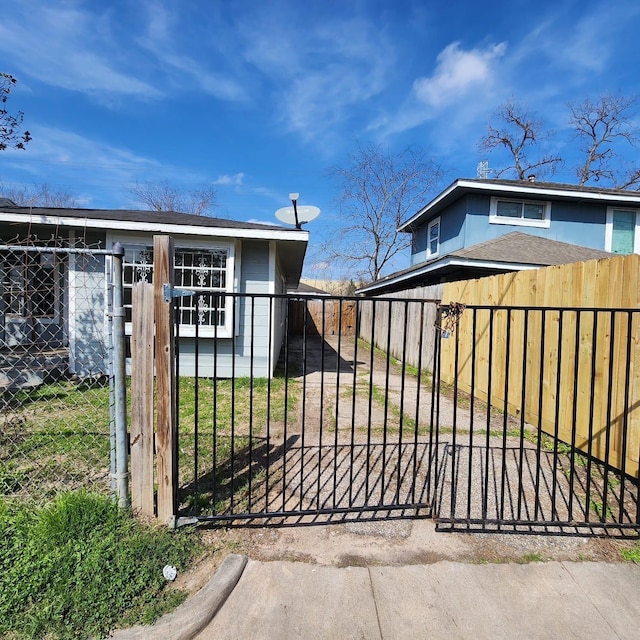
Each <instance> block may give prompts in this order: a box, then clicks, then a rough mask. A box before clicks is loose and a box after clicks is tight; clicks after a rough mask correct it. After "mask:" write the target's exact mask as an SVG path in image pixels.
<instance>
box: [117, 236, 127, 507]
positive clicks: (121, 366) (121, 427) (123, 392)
mask: <svg viewBox="0 0 640 640" xmlns="http://www.w3.org/2000/svg"><path fill="white" fill-rule="evenodd" d="M123 259H124V247H123V246H122V245H121V244H120V243H119V242H116V243H115V244H114V245H113V350H114V384H115V393H114V396H115V397H114V400H115V427H116V486H117V494H118V504H119V505H120V506H121V507H122V508H125V509H127V508H128V507H129V503H130V500H129V449H128V443H127V371H126V354H125V334H124V320H125V317H124V313H125V311H124V280H123V277H122V263H123Z"/></svg>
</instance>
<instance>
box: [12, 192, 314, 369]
mask: <svg viewBox="0 0 640 640" xmlns="http://www.w3.org/2000/svg"><path fill="white" fill-rule="evenodd" d="M154 235H169V236H171V237H172V238H173V239H174V244H175V269H174V274H175V287H176V288H180V289H185V290H189V291H193V292H194V295H190V296H186V297H182V298H178V299H177V301H176V305H177V306H178V308H179V311H178V317H179V320H178V327H177V331H178V333H179V336H180V340H179V353H180V362H179V367H180V369H179V371H180V374H181V375H193V372H194V367H195V353H196V345H195V339H196V334H197V336H198V349H197V352H198V353H199V368H200V371H199V375H201V376H205V377H211V376H213V375H214V367H213V364H212V360H213V358H212V356H213V354H214V353H216V354H217V364H216V367H215V375H217V376H219V377H228V376H230V375H231V373H232V364H231V362H232V359H233V373H234V374H235V375H236V376H244V375H249V374H250V373H252V374H253V375H254V376H268V375H272V373H273V370H274V368H275V366H276V363H277V360H278V355H279V352H280V346H281V344H282V340H283V334H284V326H285V319H284V316H283V314H284V310H285V305H284V303H283V301H282V299H279V298H278V297H277V294H284V293H286V291H287V289H292V288H295V287H297V285H298V283H299V280H300V275H301V273H302V265H303V261H304V256H305V252H306V248H307V244H308V238H309V236H308V232H307V231H302V230H297V229H290V228H284V227H281V226H276V225H263V224H257V223H249V222H239V221H233V220H227V219H221V218H212V217H207V216H196V215H190V214H184V213H175V212H152V211H132V210H111V209H109V210H98V209H67V208H37V207H33V208H32V207H18V206H14V205H12V204H11V203H10V202H6V201H5V202H1V203H0V254H1V256H0V257H1V258H2V260H1V262H0V283H1V285H0V286H1V287H2V291H1V295H0V350H2V351H3V352H5V353H14V354H15V353H17V352H18V351H20V350H23V351H25V352H26V351H32V352H33V351H34V350H45V349H62V350H65V349H66V350H68V360H69V371H70V372H71V373H72V374H77V375H99V374H102V373H105V372H106V368H107V363H108V344H107V343H108V331H106V325H107V324H108V318H109V313H108V311H109V294H110V277H111V276H110V274H111V272H112V257H111V255H109V252H110V250H111V249H112V247H113V245H114V243H116V242H119V243H121V244H122V245H123V246H124V250H125V257H124V263H123V276H124V307H125V314H126V324H125V326H126V332H127V333H130V331H131V292H132V287H133V285H134V283H136V282H140V281H148V282H150V281H152V278H153V236H154ZM27 248H29V249H27ZM263 294H271V295H274V294H275V295H276V297H269V296H264V295H263ZM214 343H215V347H214ZM232 356H233V358H232ZM14 359H15V358H14Z"/></svg>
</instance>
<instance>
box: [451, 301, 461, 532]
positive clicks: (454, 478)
mask: <svg viewBox="0 0 640 640" xmlns="http://www.w3.org/2000/svg"><path fill="white" fill-rule="evenodd" d="M449 313H451V308H449ZM453 333H454V340H455V351H454V358H453V432H452V434H451V518H452V519H455V517H456V502H457V497H458V486H457V482H458V471H457V469H456V465H457V464H458V461H457V456H456V453H457V449H456V448H457V446H458V442H457V437H458V433H457V432H458V378H459V375H460V336H459V333H460V332H459V331H458V322H457V318H456V322H455V325H454V326H453Z"/></svg>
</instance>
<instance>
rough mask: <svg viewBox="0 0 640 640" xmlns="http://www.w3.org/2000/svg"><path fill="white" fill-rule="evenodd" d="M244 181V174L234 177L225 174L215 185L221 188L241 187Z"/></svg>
mask: <svg viewBox="0 0 640 640" xmlns="http://www.w3.org/2000/svg"><path fill="white" fill-rule="evenodd" d="M243 179H244V173H235V174H233V175H231V176H230V175H228V174H225V175H223V176H218V178H217V179H216V180H214V182H213V184H215V185H220V186H228V185H234V186H241V185H242V180H243Z"/></svg>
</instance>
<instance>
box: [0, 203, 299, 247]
mask: <svg viewBox="0 0 640 640" xmlns="http://www.w3.org/2000/svg"><path fill="white" fill-rule="evenodd" d="M0 217H1V219H2V221H3V222H22V223H30V224H43V225H53V226H58V227H65V226H66V227H76V228H77V227H80V228H83V229H85V228H86V229H101V230H102V231H105V230H108V231H131V232H138V233H139V232H140V228H141V227H143V228H144V230H145V231H147V232H148V233H156V234H166V235H172V236H174V237H175V236H185V235H192V236H208V237H216V236H217V237H219V238H225V239H227V238H244V239H254V240H300V241H304V242H308V241H309V232H308V231H304V230H292V229H285V228H283V229H282V231H280V230H278V229H265V230H264V231H263V230H261V229H242V228H237V227H205V226H199V225H184V224H179V223H177V224H172V223H159V222H146V221H139V222H130V221H125V220H105V219H102V218H95V219H94V218H73V217H69V216H63V215H60V216H45V215H35V214H29V215H25V214H20V213H14V212H10V211H6V210H4V211H0Z"/></svg>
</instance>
